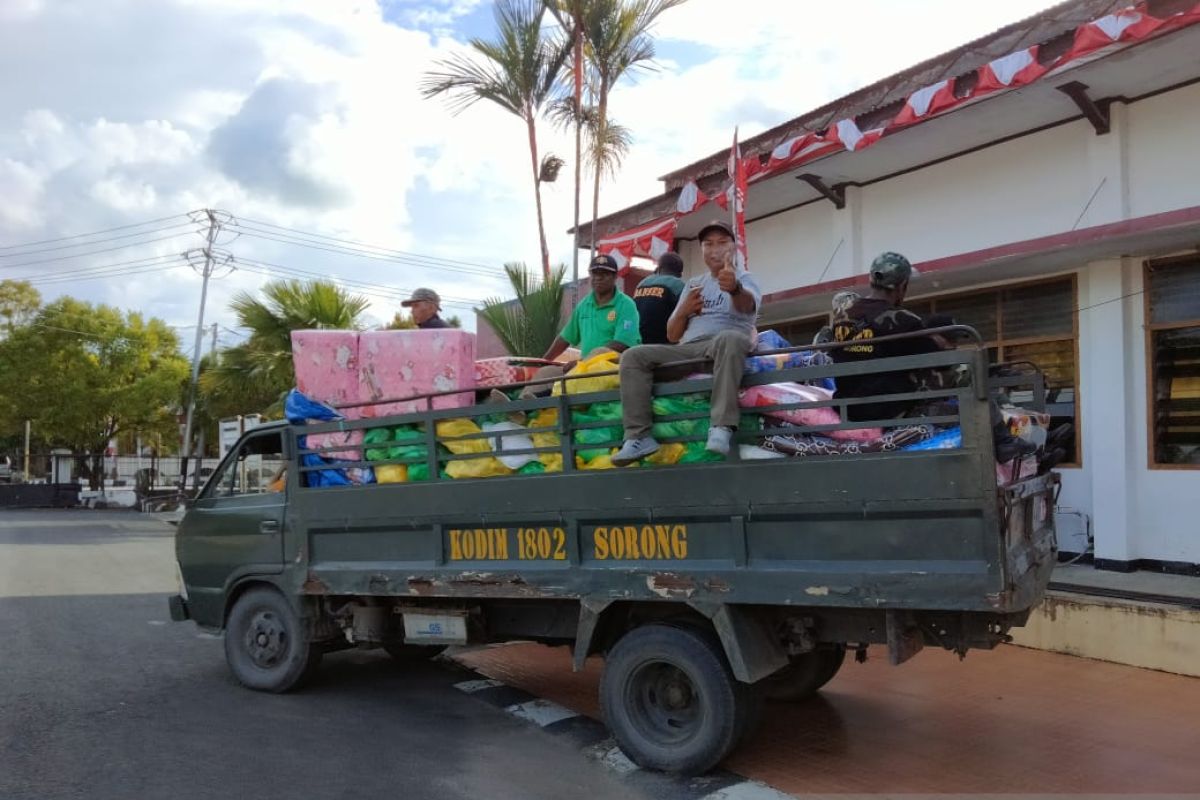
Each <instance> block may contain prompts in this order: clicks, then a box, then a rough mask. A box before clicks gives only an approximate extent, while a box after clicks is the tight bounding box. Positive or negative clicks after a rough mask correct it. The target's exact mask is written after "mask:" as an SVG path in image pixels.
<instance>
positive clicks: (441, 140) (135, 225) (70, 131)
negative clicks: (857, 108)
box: [0, 0, 1050, 344]
mask: <svg viewBox="0 0 1200 800" xmlns="http://www.w3.org/2000/svg"><path fill="white" fill-rule="evenodd" d="M1048 5H1050V3H1049V2H1047V1H1046V0H1004V2H975V3H961V2H958V1H957V0H864V1H863V2H858V3H852V4H843V3H809V2H797V1H796V0H744V2H738V3H733V2H730V1H729V0H690V2H688V3H687V4H686V5H685V6H683V7H681V8H679V9H676V10H673V11H671V12H669V13H668V14H667V15H665V16H664V17H663V18H662V22H661V24H660V26H659V29H658V35H659V40H658V54H659V58H658V64H657V69H656V70H655V71H653V72H649V73H645V74H642V75H641V76H639V77H638V78H637V79H636V82H633V83H628V84H626V85H622V86H620V87H618V88H617V89H616V91H615V92H614V94H613V97H612V114H613V117H614V119H616V120H617V121H619V122H621V123H623V124H625V125H626V126H628V127H629V128H631V129H632V131H633V134H634V137H635V141H634V147H633V152H632V153H631V154H630V156H629V158H628V159H627V160H626V163H625V165H624V168H623V169H622V171H621V174H620V176H619V177H618V178H617V179H616V180H614V181H611V182H609V183H607V184H606V185H605V186H604V189H603V193H602V199H601V206H602V212H603V211H604V210H606V209H607V210H615V209H618V208H621V207H624V206H626V205H629V204H631V203H635V202H637V201H639V200H642V199H645V198H646V197H648V196H650V195H653V194H657V193H658V192H659V191H660V190H661V184H659V183H658V181H657V180H656V178H657V176H659V175H662V174H663V173H665V172H667V171H669V170H671V169H674V168H676V167H679V166H682V165H683V164H686V163H689V162H691V161H694V160H696V159H698V158H701V157H704V156H706V155H708V154H709V153H711V152H713V151H715V150H718V149H720V148H722V147H725V146H727V143H728V141H729V139H730V137H731V133H732V129H733V126H734V125H739V126H740V127H741V130H742V132H743V136H750V135H753V134H755V133H757V132H760V131H762V130H764V129H765V128H767V127H770V126H773V125H776V124H779V123H780V122H783V121H785V120H787V119H789V118H791V117H794V116H797V115H799V114H801V113H803V112H804V111H806V110H809V109H811V108H813V107H815V106H818V105H820V104H822V103H825V102H827V101H829V100H832V99H834V98H836V97H839V96H841V95H843V94H846V93H847V92H850V91H853V90H854V89H856V88H859V87H861V86H863V85H866V84H868V83H870V82H872V81H874V80H877V79H879V78H882V77H885V76H887V75H889V74H891V73H893V72H896V71H898V70H901V69H903V68H905V67H907V66H909V65H911V64H913V63H916V62H918V61H920V60H923V59H925V58H928V57H930V56H933V55H936V54H938V53H940V52H943V51H946V50H949V49H951V48H953V47H955V46H957V45H959V44H962V43H963V42H965V41H967V40H969V39H972V38H975V37H978V36H980V35H983V34H986V33H988V32H990V31H992V30H994V29H996V28H998V27H1000V26H1002V25H1005V24H1007V23H1010V22H1013V21H1015V20H1018V19H1020V18H1022V17H1025V16H1028V15H1030V14H1033V13H1036V12H1037V11H1039V10H1041V9H1042V8H1044V7H1046V6H1048ZM491 29H492V7H491V3H490V2H485V0H425V2H411V1H410V0H379V2H375V1H373V0H0V74H3V75H4V76H5V79H4V81H2V82H0V278H15V277H29V278H30V279H31V280H33V281H34V282H35V283H36V284H37V285H38V288H39V289H40V290H41V291H42V292H43V294H44V296H46V297H48V298H49V297H54V296H57V295H59V294H63V293H69V294H72V295H74V296H77V297H82V298H86V299H89V300H94V301H104V302H108V303H113V304H116V305H119V306H121V307H124V308H137V309H141V310H143V311H146V312H149V313H152V314H155V315H157V316H160V317H162V318H164V319H166V320H167V321H168V322H169V323H171V324H174V325H177V326H179V327H180V330H181V333H183V334H184V335H185V337H186V336H187V335H189V334H190V332H191V331H194V328H192V329H189V328H188V327H187V326H189V325H191V326H194V325H195V321H196V312H197V306H198V301H199V288H200V279H199V276H198V275H197V274H196V273H195V272H193V271H192V270H190V269H189V268H188V267H187V266H186V265H183V261H182V258H181V257H180V255H179V254H180V253H183V252H184V251H186V250H188V249H190V248H198V247H200V246H201V245H202V244H203V239H202V237H201V235H200V233H199V231H201V230H203V228H204V226H203V225H201V224H197V223H194V222H192V221H190V220H189V218H188V217H187V216H186V215H187V214H188V212H192V211H195V210H197V209H203V208H212V209H218V210H220V211H223V212H226V213H227V214H228V215H230V217H229V218H226V217H222V219H224V220H225V221H226V222H227V223H228V225H227V227H226V229H224V230H223V231H222V232H221V235H220V236H219V238H218V244H219V245H220V246H221V247H222V250H223V252H226V253H228V254H229V255H230V256H232V259H233V263H232V264H231V265H230V266H231V267H232V268H233V269H232V270H231V269H229V268H226V269H223V270H222V271H221V272H219V273H218V275H219V276H220V277H218V278H217V279H216V280H214V282H213V285H212V291H211V294H210V303H209V313H208V317H207V321H209V322H211V321H213V320H214V319H215V320H216V321H218V322H220V323H221V324H222V325H223V326H225V327H226V328H229V329H232V328H234V327H235V320H234V318H233V316H232V314H231V313H230V312H229V310H228V302H229V299H230V298H231V297H232V296H233V295H234V294H235V293H236V292H237V291H239V290H251V291H253V290H254V289H256V288H257V287H259V286H260V285H261V284H262V283H263V282H265V281H267V280H269V279H270V272H271V270H272V269H273V268H272V267H271V266H269V265H280V266H283V267H285V268H287V269H289V270H291V271H292V272H293V273H297V272H298V273H312V274H318V275H326V276H332V277H335V278H338V279H341V280H345V281H347V285H348V286H354V287H355V288H360V289H362V290H363V293H364V294H366V295H367V296H368V297H369V298H370V299H371V300H372V307H371V314H372V315H373V316H374V317H375V318H376V319H379V320H385V319H389V318H390V317H391V315H392V312H393V311H394V310H395V308H396V304H397V297H396V296H397V294H399V293H403V292H407V291H408V290H410V289H412V288H414V287H416V286H423V285H428V286H433V287H435V288H437V289H438V290H439V291H440V292H441V293H442V295H443V296H444V297H445V298H447V300H448V302H447V303H446V309H445V311H446V312H447V313H448V314H458V315H460V316H462V317H463V319H464V322H466V323H467V324H468V327H473V324H474V320H473V315H472V314H471V313H470V308H471V305H472V303H473V302H478V301H479V300H480V299H482V298H484V297H487V296H491V295H496V294H498V293H501V292H502V291H503V289H504V286H503V283H502V282H501V281H499V280H497V278H496V276H497V275H498V274H499V273H500V267H501V265H502V264H503V263H504V262H507V261H525V262H527V263H529V264H530V265H536V264H537V262H538V245H537V233H536V223H535V216H534V207H533V197H532V191H531V188H532V187H531V177H530V174H529V160H528V150H527V144H526V139H525V131H524V126H523V124H522V123H521V122H520V121H519V120H517V119H516V118H515V117H512V116H508V115H506V114H504V113H503V112H501V111H499V110H496V109H494V108H488V107H487V106H486V105H484V104H479V105H477V106H474V107H472V108H469V109H467V110H466V111H464V112H462V113H461V114H459V115H457V116H455V115H453V114H451V113H450V112H449V111H448V110H447V109H446V107H445V106H444V104H442V103H441V102H439V101H436V100H434V101H430V100H424V99H422V98H421V97H420V95H419V92H418V89H417V86H418V81H419V79H420V77H421V75H422V73H423V72H425V71H426V70H428V69H430V68H431V67H432V66H433V65H434V64H435V63H436V62H437V61H438V60H439V59H442V58H445V57H447V56H448V55H450V54H452V53H454V52H456V51H460V50H461V49H462V48H463V45H464V42H466V41H467V40H468V39H469V38H470V37H472V36H483V37H486V36H488V35H489V33H490V31H491ZM542 135H543V144H544V149H545V150H549V151H552V152H555V153H557V154H559V155H561V156H562V157H564V158H566V157H568V156H570V155H571V154H572V145H571V142H570V141H569V139H568V137H567V136H566V135H565V134H557V133H555V132H553V131H552V130H551V129H550V128H549V127H548V126H546V127H544V129H543V132H542ZM570 170H571V168H570V166H569V165H568V167H567V168H565V169H564V171H563V176H564V177H560V179H559V181H558V183H556V184H553V185H549V186H548V187H546V191H545V194H544V202H545V205H546V228H547V234H548V236H549V241H550V251H551V259H552V260H553V261H556V262H557V261H561V262H566V263H569V262H570V256H571V252H570V238H569V237H568V236H567V234H566V230H567V229H568V227H569V226H570V222H571V181H570V179H569V175H570ZM564 178H566V179H564ZM119 226H120V229H118V230H113V229H117V228H118V227H119ZM125 226H128V227H125ZM103 230H108V231H109V232H107V233H103V234H98V235H95V236H85V237H80V238H74V239H66V240H61V241H60V239H62V237H71V236H75V235H77V234H86V233H89V232H93V231H103ZM305 233H307V234H316V235H318V236H320V237H335V238H337V239H341V240H345V242H347V243H349V242H358V243H365V244H368V245H371V246H372V250H371V252H372V253H373V254H375V255H376V256H379V255H384V256H385V257H384V258H379V257H375V258H366V257H361V255H355V254H353V253H348V252H345V251H344V249H342V248H346V247H351V248H356V249H358V250H360V251H361V250H363V249H364V248H362V247H360V246H359V245H354V244H340V245H339V244H338V243H337V242H331V241H330V240H328V239H325V238H320V239H314V238H312V237H311V236H309V237H305ZM48 240H53V241H48ZM39 242H41V244H37V243H39ZM314 245H315V246H314ZM320 248H323V249H320ZM377 248H387V249H388V251H389V252H387V253H381V252H380V251H379V250H378V249H377ZM332 250H341V251H340V252H332ZM391 251H401V252H402V253H406V254H412V257H409V256H403V255H401V256H399V257H396V255H397V254H395V253H393V252H391ZM276 277H278V274H276ZM350 282H354V283H350ZM221 341H222V342H223V343H226V344H232V343H234V342H236V341H238V335H237V333H236V332H234V331H233V330H223V331H222V333H221Z"/></svg>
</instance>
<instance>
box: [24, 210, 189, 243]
mask: <svg viewBox="0 0 1200 800" xmlns="http://www.w3.org/2000/svg"><path fill="white" fill-rule="evenodd" d="M184 216H187V215H186V214H172V215H171V216H169V217H160V218H158V219H151V220H147V221H146V222H135V223H132V224H130V225H118V226H117V227H115V228H104V229H103V230H99V231H92V232H91V233H77V234H75V235H73V236H60V237H59V238H57V239H43V240H41V241H40V242H25V243H24V244H9V245H3V246H0V250H14V249H20V248H22V247H33V246H35V245H40V244H54V243H55V242H65V241H68V240H69V239H82V238H86V237H88V236H99V235H101V234H105V233H112V232H113V231H125V230H129V229H130V228H141V227H145V226H146V225H155V224H157V223H159V222H167V221H168V220H172V219H175V218H177V217H184Z"/></svg>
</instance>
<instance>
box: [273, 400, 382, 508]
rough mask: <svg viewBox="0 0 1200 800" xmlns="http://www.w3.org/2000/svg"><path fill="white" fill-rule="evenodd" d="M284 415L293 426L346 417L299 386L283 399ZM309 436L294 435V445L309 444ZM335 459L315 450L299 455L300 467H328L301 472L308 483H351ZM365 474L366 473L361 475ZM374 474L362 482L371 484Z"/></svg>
mask: <svg viewBox="0 0 1200 800" xmlns="http://www.w3.org/2000/svg"><path fill="white" fill-rule="evenodd" d="M283 414H284V416H285V417H287V421H288V422H290V423H292V424H293V425H303V424H305V423H307V422H329V421H332V420H337V419H345V417H344V416H342V415H341V414H339V413H338V411H337V410H336V409H334V408H333V407H331V406H327V405H325V404H324V403H319V402H317V401H316V400H313V399H312V398H311V397H309V396H308V395H306V394H304V393H303V392H301V391H300V390H299V389H292V390H291V391H289V392H288V393H287V397H286V398H285V399H284V401H283ZM307 439H308V437H306V436H298V437H296V445H297V446H298V447H299V448H300V449H301V450H303V449H305V448H306V447H308V442H307ZM337 464H338V462H336V461H334V460H332V459H329V458H326V457H324V456H322V455H319V454H317V453H308V454H307V455H302V456H300V465H301V466H303V467H330V469H322V470H313V471H309V472H302V473H300V474H301V476H302V477H303V478H304V480H305V482H306V484H307V485H308V486H351V485H353V484H354V483H355V481H352V480H350V476H349V475H347V474H346V470H344V469H340V468H338V467H337ZM364 477H366V476H364ZM374 477H375V476H374V474H373V473H371V474H370V477H369V479H366V480H363V481H361V482H362V483H374Z"/></svg>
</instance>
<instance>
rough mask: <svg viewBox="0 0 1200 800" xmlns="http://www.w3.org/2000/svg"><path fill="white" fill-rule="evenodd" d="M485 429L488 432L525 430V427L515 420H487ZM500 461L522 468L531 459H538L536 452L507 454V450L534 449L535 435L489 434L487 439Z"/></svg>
mask: <svg viewBox="0 0 1200 800" xmlns="http://www.w3.org/2000/svg"><path fill="white" fill-rule="evenodd" d="M483 430H484V431H486V432H487V433H495V432H508V431H523V430H525V428H524V427H522V426H520V425H518V424H517V423H515V422H485V423H484V424H483ZM487 442H488V444H489V445H491V448H492V451H493V452H495V453H496V458H497V459H499V461H500V463H501V464H503V465H504V466H506V467H508V468H509V469H512V470H517V469H520V468H521V467H523V466H525V465H526V464H528V463H529V462H531V461H537V460H538V457H537V454H536V453H526V454H525V455H519V456H506V455H503V453H504V452H505V451H507V450H532V449H533V447H534V444H533V437H532V436H530V435H529V434H527V433H509V434H508V435H507V436H489V437H488V440H487Z"/></svg>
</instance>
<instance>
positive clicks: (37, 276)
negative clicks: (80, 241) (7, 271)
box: [12, 253, 181, 281]
mask: <svg viewBox="0 0 1200 800" xmlns="http://www.w3.org/2000/svg"><path fill="white" fill-rule="evenodd" d="M179 258H181V256H180V254H179V253H164V254H163V255H161V256H147V257H146V258H134V259H131V260H129V261H118V262H117V263H116V264H103V265H97V266H94V267H78V268H76V269H68V270H59V271H54V272H35V273H33V274H30V275H20V276H17V277H14V278H12V280H14V281H37V280H41V279H43V278H53V277H57V276H60V275H74V274H78V273H83V272H91V271H93V270H98V269H111V268H115V267H131V266H135V265H144V264H151V263H155V262H163V261H169V260H176V259H179Z"/></svg>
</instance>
